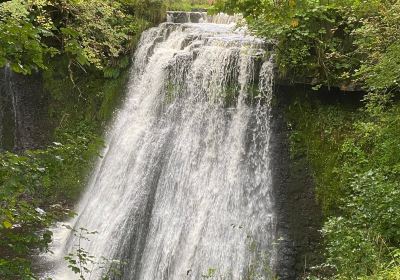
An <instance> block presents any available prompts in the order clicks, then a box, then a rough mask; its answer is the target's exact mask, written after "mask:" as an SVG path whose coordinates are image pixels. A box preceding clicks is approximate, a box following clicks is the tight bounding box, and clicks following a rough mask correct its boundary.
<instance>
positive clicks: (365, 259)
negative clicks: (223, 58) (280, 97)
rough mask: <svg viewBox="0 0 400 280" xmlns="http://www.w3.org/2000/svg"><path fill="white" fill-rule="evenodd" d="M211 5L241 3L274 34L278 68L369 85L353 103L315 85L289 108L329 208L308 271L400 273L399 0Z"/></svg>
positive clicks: (297, 142)
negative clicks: (319, 248)
mask: <svg viewBox="0 0 400 280" xmlns="http://www.w3.org/2000/svg"><path fill="white" fill-rule="evenodd" d="M217 6H218V8H219V9H222V10H225V11H228V12H242V13H244V15H245V17H246V19H247V21H248V23H249V24H250V28H251V29H252V30H253V31H254V32H255V33H257V34H258V35H260V36H263V37H265V38H268V39H275V40H276V63H277V66H278V72H279V75H280V76H281V78H283V79H286V80H288V81H291V82H294V83H311V84H312V85H313V86H314V89H319V88H321V87H325V86H326V87H327V88H329V87H332V86H340V87H341V88H342V89H344V90H348V89H352V90H354V89H358V90H363V91H364V92H365V93H366V94H365V97H364V100H363V105H362V106H361V108H359V109H355V107H354V106H352V107H346V106H344V105H343V104H340V103H332V104H327V102H325V103H324V102H318V101H317V99H318V98H316V95H315V94H314V96H313V97H310V98H309V100H304V99H303V100H302V99H301V98H299V99H297V101H295V102H293V103H292V104H291V106H290V107H289V108H288V112H287V120H288V125H289V127H290V129H291V149H292V153H293V156H294V157H297V156H299V155H304V156H306V157H307V159H308V161H309V163H310V165H311V167H312V173H313V175H314V179H315V181H316V191H317V195H318V201H319V203H320V205H321V206H322V208H323V210H324V214H325V224H324V226H323V230H322V232H323V236H324V244H325V256H326V259H325V263H323V264H321V265H320V266H318V267H315V268H314V270H313V271H312V272H311V273H310V275H309V276H308V277H309V279H328V278H329V279H331V278H333V279H399V278H400V235H399V234H400V220H399V214H398V213H400V208H399V206H400V200H399V198H400V196H399V190H400V186H399V179H400V177H399V176H400V173H399V170H398V166H399V164H400V155H399V154H398V150H399V149H398V147H399V146H400V141H399V137H398V136H399V133H400V130H399V125H398V123H399V118H400V111H399V108H400V104H399V102H398V98H397V95H398V93H399V91H400V87H399V81H400V63H399V62H400V61H399V58H400V48H399V46H400V31H399V30H400V29H399V27H400V26H399V24H400V1H397V0H373V1H359V0H352V1H349V0H348V1H341V0H337V1H312V0H300V1H292V0H289V1H258V0H221V1H218V3H217ZM322 90H323V91H326V90H327V89H326V88H323V89H322ZM349 94H350V93H349ZM305 277H306V276H305Z"/></svg>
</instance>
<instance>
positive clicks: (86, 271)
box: [64, 226, 122, 280]
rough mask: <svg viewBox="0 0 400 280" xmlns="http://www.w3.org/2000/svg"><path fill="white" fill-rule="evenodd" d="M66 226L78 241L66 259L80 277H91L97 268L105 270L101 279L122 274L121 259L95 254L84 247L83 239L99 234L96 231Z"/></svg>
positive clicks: (83, 278) (86, 239)
mask: <svg viewBox="0 0 400 280" xmlns="http://www.w3.org/2000/svg"><path fill="white" fill-rule="evenodd" d="M66 227H67V228H68V229H70V230H71V231H72V232H73V235H74V236H75V237H76V239H77V242H76V244H74V246H73V247H74V251H72V252H71V253H69V254H68V255H67V256H65V257H64V259H65V260H66V261H67V263H68V267H69V268H70V269H71V270H72V271H73V272H74V273H75V274H77V275H78V276H79V279H81V280H85V279H90V276H91V274H92V273H93V272H94V270H96V269H101V270H103V274H102V277H101V280H110V279H113V278H114V277H115V276H120V274H121V265H122V264H121V262H120V261H118V260H109V259H107V258H105V257H96V256H93V255H91V254H90V253H89V252H88V251H87V250H86V249H85V248H84V247H83V244H82V243H83V241H90V238H89V236H91V235H94V234H97V232H96V231H89V230H87V229H85V228H80V229H78V230H76V229H73V228H71V227H69V226H66Z"/></svg>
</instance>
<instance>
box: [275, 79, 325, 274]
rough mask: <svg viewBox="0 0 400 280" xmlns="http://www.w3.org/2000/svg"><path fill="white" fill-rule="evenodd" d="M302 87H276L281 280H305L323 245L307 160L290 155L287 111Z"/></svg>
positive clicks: (277, 201) (278, 232)
mask: <svg viewBox="0 0 400 280" xmlns="http://www.w3.org/2000/svg"><path fill="white" fill-rule="evenodd" d="M296 91H299V88H296V87H279V86H277V87H276V90H275V100H274V101H275V102H274V104H275V105H274V107H273V112H272V113H273V119H272V127H271V129H272V133H271V137H272V139H271V153H272V155H271V160H272V162H271V166H272V174H273V186H274V197H275V207H276V214H277V217H276V218H277V237H278V240H277V246H278V255H277V261H276V263H277V267H276V268H275V269H276V272H277V274H278V276H279V279H282V280H295V279H302V277H303V275H304V272H307V270H308V269H309V267H310V266H312V265H315V264H318V263H319V262H320V260H321V254H320V253H319V246H320V245H319V244H320V241H321V236H320V233H319V230H320V229H321V223H322V214H321V209H320V207H319V206H318V205H317V203H316V198H315V193H314V191H315V187H314V182H313V178H312V176H311V172H310V170H309V167H308V164H307V162H306V160H305V159H304V158H296V159H293V158H292V157H291V155H290V146H289V135H290V131H289V129H288V126H287V122H286V120H285V113H284V112H285V111H286V109H287V106H289V105H290V103H291V102H292V100H291V96H295V95H296Z"/></svg>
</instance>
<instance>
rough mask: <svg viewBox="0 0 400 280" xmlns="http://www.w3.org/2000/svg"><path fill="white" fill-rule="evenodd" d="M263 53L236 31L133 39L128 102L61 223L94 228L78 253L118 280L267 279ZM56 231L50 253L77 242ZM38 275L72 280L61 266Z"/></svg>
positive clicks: (190, 29) (270, 262) (175, 31)
mask: <svg viewBox="0 0 400 280" xmlns="http://www.w3.org/2000/svg"><path fill="white" fill-rule="evenodd" d="M266 56H267V54H266V52H265V51H264V42H263V41H262V40H260V39H257V38H255V37H252V36H250V35H246V34H244V33H243V31H235V30H234V25H227V24H214V23H196V24H194V23H185V24H176V23H163V24H161V25H160V26H159V27H157V28H152V29H150V30H148V31H146V32H145V33H144V34H143V36H142V39H141V42H140V45H139V47H138V49H137V51H136V54H135V62H134V69H133V70H132V73H131V75H132V78H131V81H130V84H129V90H128V94H127V99H126V100H125V103H124V106H123V108H122V109H121V110H120V112H119V113H118V115H117V117H116V119H115V122H114V125H113V126H112V129H111V130H110V132H109V135H108V138H107V147H106V149H105V150H104V152H103V154H104V157H103V158H102V159H101V160H100V161H99V163H98V166H97V168H96V170H95V171H94V173H93V175H92V178H91V181H90V184H89V186H88V189H87V191H86V193H85V195H84V197H83V198H82V200H81V201H80V203H79V205H78V207H77V209H76V212H77V213H78V214H79V215H78V217H77V218H76V219H74V220H73V221H71V225H72V226H73V227H75V228H76V229H78V228H81V227H83V228H86V229H88V230H93V231H97V232H98V233H97V234H95V235H93V236H88V237H89V238H90V239H91V240H90V241H88V242H83V243H82V247H84V248H85V250H87V251H88V252H90V253H91V254H92V255H94V256H96V257H100V256H101V257H105V258H107V259H113V260H115V259H117V260H121V261H122V266H121V271H120V272H121V274H122V275H120V276H118V277H115V278H116V279H144V280H152V279H154V280H159V279H171V280H180V279H203V278H204V277H208V276H210V278H211V276H213V277H215V278H212V279H269V278H270V276H271V269H273V266H274V254H275V249H274V246H273V240H274V237H275V236H274V232H275V223H274V211H273V199H272V197H271V195H272V194H271V172H270V167H269V162H270V159H269V138H270V129H269V123H270V101H271V95H272V80H273V79H272V77H273V75H272V63H271V62H270V61H269V59H268V58H267V57H266ZM62 232H63V231H61V230H60V231H59V232H58V233H56V235H55V239H56V243H55V247H54V256H53V258H59V259H62V257H63V256H64V255H66V254H68V252H71V251H73V250H74V245H76V242H77V240H76V237H74V236H73V235H72V234H65V231H64V235H63V234H62ZM60 263H63V262H62V261H60ZM102 273H104V269H101V268H94V269H93V271H92V273H91V276H90V279H101V277H100V275H101V274H102ZM48 276H51V277H52V278H53V279H55V280H63V279H68V280H71V279H76V278H77V276H76V275H75V276H74V274H73V273H72V272H70V271H69V270H68V268H66V264H65V262H64V264H63V265H62V264H58V265H56V266H55V267H54V270H53V271H52V272H51V273H50V275H48ZM88 279H89V277H88Z"/></svg>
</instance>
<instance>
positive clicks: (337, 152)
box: [287, 94, 400, 279]
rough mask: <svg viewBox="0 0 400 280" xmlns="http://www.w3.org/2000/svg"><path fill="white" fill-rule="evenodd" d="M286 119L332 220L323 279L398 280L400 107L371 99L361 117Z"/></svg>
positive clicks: (296, 110) (303, 114)
mask: <svg viewBox="0 0 400 280" xmlns="http://www.w3.org/2000/svg"><path fill="white" fill-rule="evenodd" d="M305 103H306V102H305ZM287 116H288V119H289V121H290V123H291V125H292V129H293V132H292V136H291V142H292V145H291V146H292V149H293V155H294V156H296V155H298V154H299V153H300V154H304V155H305V156H306V157H307V158H308V160H309V161H310V164H311V167H312V170H313V174H314V177H315V180H316V183H317V186H316V188H317V194H318V200H319V202H320V203H321V205H322V207H323V209H324V213H325V215H326V216H327V220H326V223H325V225H324V227H323V234H324V237H325V244H326V257H327V259H326V263H325V265H324V266H322V267H323V269H322V270H323V271H324V272H323V273H322V274H325V276H327V275H335V277H336V278H338V279H384V278H382V277H383V276H379V275H392V276H390V277H392V278H388V279H398V278H396V277H398V276H399V274H398V267H399V265H400V263H399V261H400V259H399V255H398V251H399V248H400V226H399V225H400V219H399V215H398V213H400V185H399V179H400V177H399V176H400V169H399V166H400V154H399V151H398V148H397V147H398V146H399V145H400V141H399V139H398V137H397V135H399V133H400V126H399V121H400V104H399V103H394V104H393V103H391V102H390V101H389V99H388V97H387V96H382V95H379V94H370V95H368V96H367V98H366V106H365V107H364V108H363V109H362V110H360V111H354V110H348V109H346V108H345V107H343V106H341V105H339V104H335V105H323V104H318V105H317V106H310V105H309V103H308V106H307V103H306V104H304V103H301V102H300V103H295V105H293V106H292V107H290V108H289V113H288V115H287ZM332 273H333V274H332ZM396 273H397V274H396ZM388 277H389V276H388Z"/></svg>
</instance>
